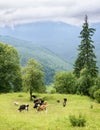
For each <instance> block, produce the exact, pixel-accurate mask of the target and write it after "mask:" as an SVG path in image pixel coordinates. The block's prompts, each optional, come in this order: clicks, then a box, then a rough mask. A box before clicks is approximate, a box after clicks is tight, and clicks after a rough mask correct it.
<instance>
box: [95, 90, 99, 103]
mask: <svg viewBox="0 0 100 130" xmlns="http://www.w3.org/2000/svg"><path fill="white" fill-rule="evenodd" d="M94 98H95V99H96V100H97V101H98V102H99V103H100V89H98V90H97V91H95V92H94Z"/></svg>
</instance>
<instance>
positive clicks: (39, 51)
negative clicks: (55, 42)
mask: <svg viewBox="0 0 100 130" xmlns="http://www.w3.org/2000/svg"><path fill="white" fill-rule="evenodd" d="M0 42H3V43H7V44H10V45H12V46H14V47H15V48H16V49H17V50H18V52H19V56H20V60H21V65H22V66H24V65H25V64H26V62H27V60H28V59H30V58H35V59H36V60H37V61H39V62H40V63H41V64H42V65H43V66H44V72H45V80H46V83H50V82H52V79H53V75H54V74H55V72H58V71H62V70H67V71H69V70H72V65H70V64H69V63H67V62H65V61H64V60H63V59H61V58H60V57H58V56H57V55H56V54H54V53H53V52H51V51H50V50H49V49H46V48H44V47H42V46H40V45H36V44H34V43H33V42H29V41H24V40H19V39H15V38H12V37H9V36H0Z"/></svg>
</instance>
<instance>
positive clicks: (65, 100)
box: [63, 98, 67, 107]
mask: <svg viewBox="0 0 100 130" xmlns="http://www.w3.org/2000/svg"><path fill="white" fill-rule="evenodd" d="M66 102H67V98H64V99H63V107H65V106H66Z"/></svg>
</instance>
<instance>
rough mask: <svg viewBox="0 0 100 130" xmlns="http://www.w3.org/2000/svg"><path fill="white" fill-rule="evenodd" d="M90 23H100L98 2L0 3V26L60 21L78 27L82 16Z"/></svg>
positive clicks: (40, 0) (43, 0)
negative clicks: (87, 18)
mask: <svg viewBox="0 0 100 130" xmlns="http://www.w3.org/2000/svg"><path fill="white" fill-rule="evenodd" d="M85 14H87V15H88V16H89V22H90V23H96V22H100V15H99V14H100V1H99V0H91V1H90V0H83V1H82V0H22V1H21V0H3V1H0V26H14V25H17V24H23V23H29V22H36V21H46V20H48V21H60V22H65V23H68V24H72V25H80V24H81V23H82V22H83V20H84V16H85Z"/></svg>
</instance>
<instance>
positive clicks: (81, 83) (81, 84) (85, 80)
mask: <svg viewBox="0 0 100 130" xmlns="http://www.w3.org/2000/svg"><path fill="white" fill-rule="evenodd" d="M93 84H94V80H93V79H92V78H91V76H90V75H89V73H88V70H87V68H84V69H82V70H81V72H80V78H78V79H77V86H78V88H77V92H78V93H80V94H84V95H89V89H90V87H91V86H92V85H93Z"/></svg>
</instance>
